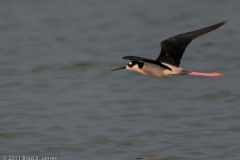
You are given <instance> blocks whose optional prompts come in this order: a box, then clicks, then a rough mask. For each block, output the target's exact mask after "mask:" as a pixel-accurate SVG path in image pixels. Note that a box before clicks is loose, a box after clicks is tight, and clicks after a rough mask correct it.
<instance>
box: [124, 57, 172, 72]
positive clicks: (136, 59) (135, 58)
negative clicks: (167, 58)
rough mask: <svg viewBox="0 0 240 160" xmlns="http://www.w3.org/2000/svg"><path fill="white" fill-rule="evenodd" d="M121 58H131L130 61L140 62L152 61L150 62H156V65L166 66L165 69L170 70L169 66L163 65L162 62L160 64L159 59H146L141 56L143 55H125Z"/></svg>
mask: <svg viewBox="0 0 240 160" xmlns="http://www.w3.org/2000/svg"><path fill="white" fill-rule="evenodd" d="M123 59H126V60H132V61H138V62H139V61H142V62H148V63H152V64H156V65H159V66H161V67H163V68H166V69H169V70H171V68H169V67H168V66H165V65H164V64H162V63H161V62H159V61H155V60H151V59H147V58H143V57H137V56H125V57H123Z"/></svg>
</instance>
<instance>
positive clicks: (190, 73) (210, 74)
mask: <svg viewBox="0 0 240 160" xmlns="http://www.w3.org/2000/svg"><path fill="white" fill-rule="evenodd" d="M188 74H189V75H193V76H207V77H223V75H222V74H220V73H201V72H192V71H191V72H189V73H188Z"/></svg>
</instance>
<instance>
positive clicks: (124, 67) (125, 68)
mask: <svg viewBox="0 0 240 160" xmlns="http://www.w3.org/2000/svg"><path fill="white" fill-rule="evenodd" d="M119 69H126V67H125V66H124V67H121V68H117V69H112V70H111V71H116V70H119Z"/></svg>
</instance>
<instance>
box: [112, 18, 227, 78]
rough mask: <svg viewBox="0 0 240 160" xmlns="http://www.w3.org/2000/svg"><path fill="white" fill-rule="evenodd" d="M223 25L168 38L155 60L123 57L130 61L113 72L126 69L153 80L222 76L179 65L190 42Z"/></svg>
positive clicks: (162, 43) (162, 44)
mask: <svg viewBox="0 0 240 160" xmlns="http://www.w3.org/2000/svg"><path fill="white" fill-rule="evenodd" d="M224 24H225V22H221V23H218V24H215V25H212V26H209V27H206V28H202V29H199V30H195V31H192V32H187V33H183V34H180V35H177V36H174V37H171V38H168V39H166V40H164V41H162V42H161V52H160V55H159V56H158V58H157V59H156V60H151V59H147V58H142V57H137V56H125V57H123V59H126V60H131V61H130V62H128V64H127V65H126V66H125V67H121V68H117V69H114V70H119V69H128V70H132V71H136V72H139V73H141V74H144V75H146V76H151V77H155V78H168V77H175V76H180V75H196V76H209V77H220V76H223V75H222V74H220V73H201V72H193V71H188V70H184V69H183V68H180V67H179V65H180V61H181V59H182V56H183V53H184V51H185V50H186V48H187V46H188V45H189V43H191V41H192V40H194V39H195V38H197V37H199V36H202V35H204V34H206V33H208V32H211V31H213V30H215V29H217V28H219V27H221V26H222V25H224ZM114 70H112V71H114Z"/></svg>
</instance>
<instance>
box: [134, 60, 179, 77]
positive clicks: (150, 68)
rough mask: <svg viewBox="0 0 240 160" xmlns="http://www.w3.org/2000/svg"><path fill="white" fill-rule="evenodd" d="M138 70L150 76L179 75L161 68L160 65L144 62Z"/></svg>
mask: <svg viewBox="0 0 240 160" xmlns="http://www.w3.org/2000/svg"><path fill="white" fill-rule="evenodd" d="M139 72H140V73H142V74H144V75H146V76H150V77H155V78H170V77H175V76H179V75H178V74H176V73H174V72H173V71H170V70H169V69H165V68H162V67H161V66H158V65H155V64H150V63H145V65H144V66H143V68H142V69H139Z"/></svg>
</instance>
